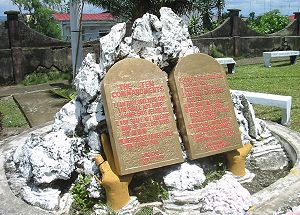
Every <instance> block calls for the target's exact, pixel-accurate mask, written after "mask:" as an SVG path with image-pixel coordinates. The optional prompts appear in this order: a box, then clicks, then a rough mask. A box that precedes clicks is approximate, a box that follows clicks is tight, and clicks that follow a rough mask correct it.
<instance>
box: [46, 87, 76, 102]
mask: <svg viewBox="0 0 300 215" xmlns="http://www.w3.org/2000/svg"><path fill="white" fill-rule="evenodd" d="M51 93H53V94H54V95H57V96H59V97H62V98H65V99H67V100H69V101H71V100H73V99H75V98H76V96H77V92H76V90H75V89H74V88H73V87H71V86H70V87H65V88H62V89H55V90H51Z"/></svg>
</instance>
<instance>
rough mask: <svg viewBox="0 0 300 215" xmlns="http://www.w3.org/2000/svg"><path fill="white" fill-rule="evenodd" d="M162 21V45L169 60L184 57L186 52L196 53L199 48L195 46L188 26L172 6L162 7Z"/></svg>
mask: <svg viewBox="0 0 300 215" xmlns="http://www.w3.org/2000/svg"><path fill="white" fill-rule="evenodd" d="M159 12H160V21H161V23H162V31H161V32H162V33H161V39H160V45H161V46H162V48H163V50H164V55H165V57H166V58H168V60H172V59H176V58H178V57H183V56H185V55H186V52H189V53H191V51H189V50H190V49H191V50H194V53H197V52H199V50H198V49H197V48H196V47H194V46H193V42H192V40H191V39H190V35H189V32H188V28H187V26H186V25H185V24H184V22H183V20H182V19H181V18H180V17H179V16H177V15H176V14H175V13H174V12H173V11H172V10H171V9H170V8H166V7H162V8H161V9H160V10H159Z"/></svg>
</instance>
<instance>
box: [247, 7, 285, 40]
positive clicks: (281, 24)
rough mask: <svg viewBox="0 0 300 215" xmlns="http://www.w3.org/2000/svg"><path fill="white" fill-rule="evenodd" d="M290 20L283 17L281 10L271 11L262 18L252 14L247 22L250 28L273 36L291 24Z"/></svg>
mask: <svg viewBox="0 0 300 215" xmlns="http://www.w3.org/2000/svg"><path fill="white" fill-rule="evenodd" d="M289 22H290V21H289V19H288V17H286V16H282V15H281V14H280V12H279V10H272V11H269V12H267V13H265V14H263V15H262V16H257V17H255V13H254V12H251V13H250V14H249V18H248V19H247V20H246V23H247V24H248V26H249V27H250V28H251V29H253V30H255V31H257V32H260V33H264V34H271V33H274V32H277V31H280V30H281V29H283V28H285V27H286V26H287V25H288V24H289Z"/></svg>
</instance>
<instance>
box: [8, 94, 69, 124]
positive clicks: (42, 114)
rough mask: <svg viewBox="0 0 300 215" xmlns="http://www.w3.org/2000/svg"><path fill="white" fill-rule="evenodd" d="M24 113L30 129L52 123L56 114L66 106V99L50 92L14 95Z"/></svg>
mask: <svg viewBox="0 0 300 215" xmlns="http://www.w3.org/2000/svg"><path fill="white" fill-rule="evenodd" d="M13 97H14V99H15V101H16V102H17V103H18V105H19V107H20V109H21V110H22V112H23V113H24V115H25V117H26V119H27V122H28V124H29V126H30V127H35V126H38V125H41V124H43V123H46V122H49V121H52V120H53V119H54V115H55V113H57V112H58V111H59V110H60V108H61V107H62V106H63V105H64V104H66V103H67V102H68V101H67V100H66V99H63V98H60V97H57V96H54V95H53V94H52V93H51V92H49V91H43V92H33V93H22V94H18V95H13Z"/></svg>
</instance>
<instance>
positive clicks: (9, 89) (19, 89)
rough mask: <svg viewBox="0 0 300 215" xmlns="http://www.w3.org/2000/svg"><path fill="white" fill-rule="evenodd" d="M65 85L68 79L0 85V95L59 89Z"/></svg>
mask: <svg viewBox="0 0 300 215" xmlns="http://www.w3.org/2000/svg"><path fill="white" fill-rule="evenodd" d="M67 85H68V81H62V82H59V83H52V84H38V85H33V86H22V85H15V86H5V87H0V97H5V96H11V95H17V94H23V93H33V92H41V91H47V90H52V89H59V88H62V87H64V86H67Z"/></svg>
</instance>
